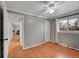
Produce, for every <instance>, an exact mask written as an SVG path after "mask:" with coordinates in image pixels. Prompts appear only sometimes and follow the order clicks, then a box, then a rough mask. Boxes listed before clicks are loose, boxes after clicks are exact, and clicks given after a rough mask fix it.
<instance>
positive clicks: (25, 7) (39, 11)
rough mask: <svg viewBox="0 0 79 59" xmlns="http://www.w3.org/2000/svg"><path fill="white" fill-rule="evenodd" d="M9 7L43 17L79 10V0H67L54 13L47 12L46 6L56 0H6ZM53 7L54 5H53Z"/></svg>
mask: <svg viewBox="0 0 79 59" xmlns="http://www.w3.org/2000/svg"><path fill="white" fill-rule="evenodd" d="M5 3H6V7H7V8H8V9H13V10H18V11H22V12H24V13H27V14H31V15H36V16H41V17H45V18H48V17H55V16H59V15H62V14H65V13H69V12H72V11H75V10H79V2H78V1H65V2H63V4H61V5H58V6H56V7H55V8H54V13H52V14H50V13H46V12H45V8H44V7H47V6H48V5H49V4H50V3H54V1H5ZM51 8H52V9H53V7H51Z"/></svg>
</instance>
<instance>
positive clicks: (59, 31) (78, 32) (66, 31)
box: [56, 18, 79, 34]
mask: <svg viewBox="0 0 79 59" xmlns="http://www.w3.org/2000/svg"><path fill="white" fill-rule="evenodd" d="M65 19H66V18H64V19H56V23H57V32H58V33H71V34H79V30H69V19H73V18H69V19H66V20H68V22H67V27H68V28H67V30H60V26H59V21H60V20H65Z"/></svg>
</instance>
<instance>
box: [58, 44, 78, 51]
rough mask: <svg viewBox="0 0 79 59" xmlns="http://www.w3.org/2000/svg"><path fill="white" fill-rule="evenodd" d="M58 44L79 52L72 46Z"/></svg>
mask: <svg viewBox="0 0 79 59" xmlns="http://www.w3.org/2000/svg"><path fill="white" fill-rule="evenodd" d="M58 44H59V45H62V46H64V47H66V48H70V49H74V50H77V51H79V49H77V48H74V47H71V46H69V45H66V44H63V43H58Z"/></svg>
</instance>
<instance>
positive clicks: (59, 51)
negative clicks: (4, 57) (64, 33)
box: [8, 33, 79, 58]
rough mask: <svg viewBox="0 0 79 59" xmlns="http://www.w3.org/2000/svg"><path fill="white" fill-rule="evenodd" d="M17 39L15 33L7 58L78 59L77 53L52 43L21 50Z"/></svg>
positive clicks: (78, 54)
mask: <svg viewBox="0 0 79 59" xmlns="http://www.w3.org/2000/svg"><path fill="white" fill-rule="evenodd" d="M19 39H20V37H19V35H16V33H14V34H13V38H12V40H11V42H10V46H9V54H8V57H9V58H25V57H26V58H52V57H54V58H58V57H62V58H64V57H65V58H66V57H69V58H70V57H79V51H76V50H73V49H69V48H65V47H63V46H61V45H58V44H56V43H53V42H47V43H45V44H42V45H39V46H36V47H33V48H29V49H22V46H21V45H20V40H19Z"/></svg>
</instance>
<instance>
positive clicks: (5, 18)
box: [0, 1, 11, 58]
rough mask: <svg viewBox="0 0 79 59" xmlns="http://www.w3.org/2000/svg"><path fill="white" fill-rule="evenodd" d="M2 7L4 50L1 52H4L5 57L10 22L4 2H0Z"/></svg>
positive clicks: (6, 54)
mask: <svg viewBox="0 0 79 59" xmlns="http://www.w3.org/2000/svg"><path fill="white" fill-rule="evenodd" d="M0 4H1V6H2V8H3V24H4V25H3V28H4V29H3V35H4V46H3V48H4V50H3V52H4V53H3V54H4V57H5V58H7V56H8V46H9V39H10V26H11V24H10V22H9V19H8V15H7V10H6V6H5V3H4V2H2V1H1V2H0ZM5 39H8V40H5Z"/></svg>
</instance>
